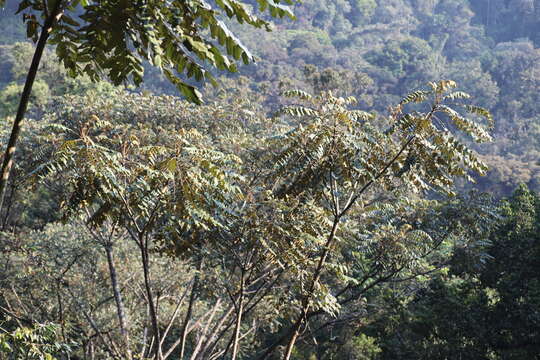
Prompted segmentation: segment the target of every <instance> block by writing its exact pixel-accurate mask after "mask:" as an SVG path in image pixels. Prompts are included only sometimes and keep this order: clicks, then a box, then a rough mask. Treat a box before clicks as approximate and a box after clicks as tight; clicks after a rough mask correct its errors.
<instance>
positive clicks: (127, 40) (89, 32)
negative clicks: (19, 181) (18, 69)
mask: <svg viewBox="0 0 540 360" xmlns="http://www.w3.org/2000/svg"><path fill="white" fill-rule="evenodd" d="M282 2H285V3H288V4H291V3H292V2H293V1H292V0H284V1H282ZM282 2H280V1H279V0H277V1H274V0H261V1H259V7H260V10H261V11H265V10H268V11H269V12H270V14H271V15H272V16H275V17H284V16H289V17H291V18H293V17H294V16H293V14H292V13H291V11H290V10H289V8H288V7H287V6H286V5H283V3H282ZM4 4H5V0H1V1H0V7H3V6H4ZM216 4H217V6H215V7H211V6H210V5H209V4H208V3H206V2H205V1H191V2H182V1H165V2H163V1H159V2H152V1H144V0H143V1H139V2H137V3H135V2H132V1H126V0H122V1H119V2H117V1H107V2H102V1H89V0H82V1H81V0H54V1H41V0H23V1H21V2H20V3H19V9H18V12H22V13H23V14H24V19H25V22H26V25H27V35H28V37H29V38H32V39H33V40H34V41H35V42H37V44H36V50H35V53H34V56H33V59H32V64H31V66H30V69H29V71H28V75H27V78H26V82H25V86H24V89H23V92H22V94H21V98H20V102H19V107H18V110H17V115H16V117H15V120H14V123H13V129H12V132H11V136H10V138H9V141H8V144H7V148H6V151H5V155H4V159H3V165H2V173H1V177H0V208H1V207H2V202H3V198H4V194H5V191H6V185H7V181H8V180H9V174H10V170H11V167H12V166H13V161H14V154H15V150H16V145H17V139H18V136H19V133H20V130H21V122H22V120H23V118H24V115H25V113H26V109H27V106H28V101H29V98H30V94H31V91H32V86H33V84H34V80H35V77H36V74H37V71H38V68H39V64H40V61H41V57H42V54H43V51H44V49H45V46H46V43H47V41H49V40H50V42H51V43H52V44H54V45H56V54H57V55H58V57H59V59H60V60H61V61H62V63H63V64H64V66H65V67H66V69H67V70H68V72H69V74H70V75H72V76H77V75H81V74H86V75H88V76H89V77H90V78H91V79H92V80H97V79H100V78H102V77H104V76H106V77H107V78H109V79H110V80H112V81H113V83H115V84H120V83H123V82H126V81H128V80H132V81H133V82H134V83H135V84H137V85H138V84H140V83H141V81H142V75H143V66H142V62H143V60H147V61H150V62H151V63H152V64H153V65H154V66H155V67H157V68H159V69H160V70H162V71H163V72H164V74H165V75H166V76H167V78H168V79H169V80H170V81H171V82H173V83H174V84H175V85H176V86H177V88H178V89H179V90H180V92H181V93H182V94H183V95H184V96H185V97H186V98H187V99H188V100H191V101H193V102H196V103H201V96H200V93H199V92H198V91H197V90H196V88H195V87H194V86H192V85H189V84H187V83H186V82H185V81H183V80H181V78H180V75H181V74H185V75H186V76H187V77H193V78H195V80H197V81H204V80H209V81H215V80H214V78H213V76H212V75H211V72H210V71H209V70H206V69H205V67H204V64H209V65H210V66H211V67H215V68H217V69H219V70H227V71H233V72H234V71H236V61H235V60H240V59H241V60H242V61H243V62H244V63H246V64H247V63H250V62H252V61H253V60H254V58H253V55H252V54H251V53H250V52H249V51H248V50H247V49H246V48H245V47H244V46H243V45H242V44H241V43H240V41H239V40H238V39H237V38H236V37H235V36H234V35H233V34H232V32H231V31H230V30H229V29H228V28H227V26H226V25H225V23H224V22H223V21H222V20H221V19H222V18H226V17H228V18H231V19H232V18H234V19H236V21H238V22H239V23H241V24H242V23H246V24H248V25H251V26H253V27H256V28H266V29H267V30H270V24H269V23H268V22H267V21H265V20H263V19H261V18H259V17H256V16H253V15H252V14H251V13H250V11H249V9H248V8H247V6H246V5H245V4H244V3H242V2H240V1H236V0H220V1H217V2H216ZM40 19H42V23H41V22H40ZM218 44H219V45H218ZM220 45H221V46H222V47H224V48H225V51H223V50H221V49H220V47H219V46H220Z"/></svg>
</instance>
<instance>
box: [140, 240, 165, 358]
mask: <svg viewBox="0 0 540 360" xmlns="http://www.w3.org/2000/svg"><path fill="white" fill-rule="evenodd" d="M139 247H140V250H141V261H142V265H143V274H144V287H145V290H146V297H147V301H148V308H149V310H150V321H151V322H152V331H153V338H154V340H153V343H154V346H155V355H156V358H157V360H162V359H163V354H162V353H161V345H160V344H161V336H160V334H159V325H158V319H157V310H156V306H155V304H154V295H153V294H152V287H151V285H150V261H149V257H148V247H147V246H146V244H145V241H144V239H142V238H139ZM150 351H151V349H150Z"/></svg>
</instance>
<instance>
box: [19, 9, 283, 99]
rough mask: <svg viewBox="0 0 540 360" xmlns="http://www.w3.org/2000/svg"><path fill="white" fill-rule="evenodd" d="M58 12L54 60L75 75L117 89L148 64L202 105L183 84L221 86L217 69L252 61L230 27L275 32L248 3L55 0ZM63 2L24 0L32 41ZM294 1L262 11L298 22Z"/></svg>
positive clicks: (136, 78) (138, 79)
mask: <svg viewBox="0 0 540 360" xmlns="http://www.w3.org/2000/svg"><path fill="white" fill-rule="evenodd" d="M56 1H57V2H58V1H59V2H60V3H59V7H60V12H59V15H58V16H57V18H58V19H57V21H56V23H55V25H54V27H53V28H52V31H51V34H50V42H51V43H52V44H54V45H56V54H57V55H58V57H59V58H60V60H61V61H62V62H63V64H64V66H65V67H66V69H67V70H68V72H69V73H70V74H71V75H72V76H78V75H82V74H86V75H88V76H89V77H90V78H91V79H93V80H98V79H100V78H102V77H104V76H106V77H107V78H109V79H110V80H112V81H113V82H114V83H115V84H121V83H124V82H126V81H128V80H132V81H133V82H134V83H135V84H137V85H138V84H140V83H141V82H142V81H143V74H144V67H143V61H148V62H150V63H151V64H152V65H153V66H155V67H156V68H158V69H160V70H161V71H162V72H163V73H164V74H165V76H166V77H167V78H168V79H169V80H170V81H171V82H172V83H173V84H174V85H175V86H176V87H177V88H178V89H179V91H180V92H181V93H182V94H183V95H184V96H185V97H186V99H188V100H190V101H192V102H195V103H201V101H202V99H201V94H200V92H199V91H198V90H197V89H196V88H195V87H194V86H193V85H192V84H189V83H187V82H186V81H185V80H183V79H182V78H183V77H187V78H193V79H194V80H195V81H210V82H212V83H215V80H214V77H213V75H212V70H213V69H214V68H217V69H218V70H226V71H230V72H236V71H237V62H238V61H242V62H243V63H244V64H248V63H251V62H254V61H255V58H254V56H253V55H252V54H251V53H250V51H249V50H248V49H247V48H246V47H245V46H244V45H243V44H242V43H241V41H240V40H239V39H238V38H237V37H236V36H235V34H234V33H233V32H232V31H231V30H230V29H229V28H228V27H227V25H226V24H225V20H226V19H233V20H234V21H236V22H238V23H240V24H247V25H248V26H252V27H255V28H261V29H265V30H267V31H270V30H271V25H270V23H269V22H268V21H266V20H263V19H262V18H261V17H258V16H256V15H254V14H252V12H251V10H250V7H249V6H248V5H247V4H246V3H245V2H243V1H238V0H219V1H216V2H215V4H211V3H209V2H207V1H204V0H193V1H179V0H169V1H153V0H138V1H92V0H56ZM57 2H53V1H48V2H43V1H41V0H23V1H21V2H20V5H19V9H18V12H22V13H23V17H24V21H25V22H26V25H27V35H28V37H29V38H32V39H33V40H34V41H37V38H38V34H39V28H40V26H41V21H40V17H41V18H47V17H49V16H51V15H54V14H51V12H52V11H53V10H52V9H53V7H55V6H56V4H57ZM292 3H293V0H281V1H280V0H259V1H258V4H259V10H260V11H261V12H268V13H269V14H270V15H271V16H273V17H279V18H282V17H285V16H286V17H289V18H292V19H294V15H293V13H292V12H291V10H290V8H289V6H288V5H291V4H292Z"/></svg>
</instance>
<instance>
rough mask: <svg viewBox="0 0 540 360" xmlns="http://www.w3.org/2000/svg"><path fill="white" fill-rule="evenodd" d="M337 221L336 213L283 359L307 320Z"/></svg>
mask: <svg viewBox="0 0 540 360" xmlns="http://www.w3.org/2000/svg"><path fill="white" fill-rule="evenodd" d="M339 221H340V216H339V215H337V216H336V217H335V218H334V223H333V224H332V230H331V231H330V234H329V235H328V239H327V240H326V244H325V246H324V252H323V253H322V255H321V257H320V259H319V263H318V264H317V268H316V269H315V273H314V274H313V279H312V280H311V284H310V286H309V290H308V293H307V294H306V296H305V297H304V300H303V301H302V310H301V313H300V316H299V317H298V319H297V320H296V322H295V323H294V326H293V329H292V335H291V338H290V339H289V342H288V344H287V350H286V351H285V356H284V357H283V360H289V359H290V357H291V353H292V350H293V348H294V344H295V343H296V340H297V339H298V335H300V329H301V327H302V325H303V324H304V321H306V320H307V313H308V311H309V305H310V304H309V303H310V301H311V297H312V296H313V292H314V291H315V286H316V285H317V282H318V281H319V279H320V278H321V274H322V270H323V268H324V265H325V263H326V259H327V258H328V254H329V253H330V249H331V248H332V245H333V242H334V239H335V238H336V232H337V229H338V225H339Z"/></svg>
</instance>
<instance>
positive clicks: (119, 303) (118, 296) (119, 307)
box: [105, 244, 131, 359]
mask: <svg viewBox="0 0 540 360" xmlns="http://www.w3.org/2000/svg"><path fill="white" fill-rule="evenodd" d="M105 252H106V253H107V263H108V264H109V275H110V277H111V285H112V288H113V294H114V300H115V302H116V312H117V314H118V323H119V325H120V334H121V335H122V338H123V340H124V346H125V347H126V355H127V358H128V359H131V349H130V344H129V332H128V326H127V317H126V312H125V307H124V302H123V300H122V292H121V291H120V286H119V285H118V277H117V275H116V267H115V265H114V259H113V254H112V245H111V244H107V245H105Z"/></svg>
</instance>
